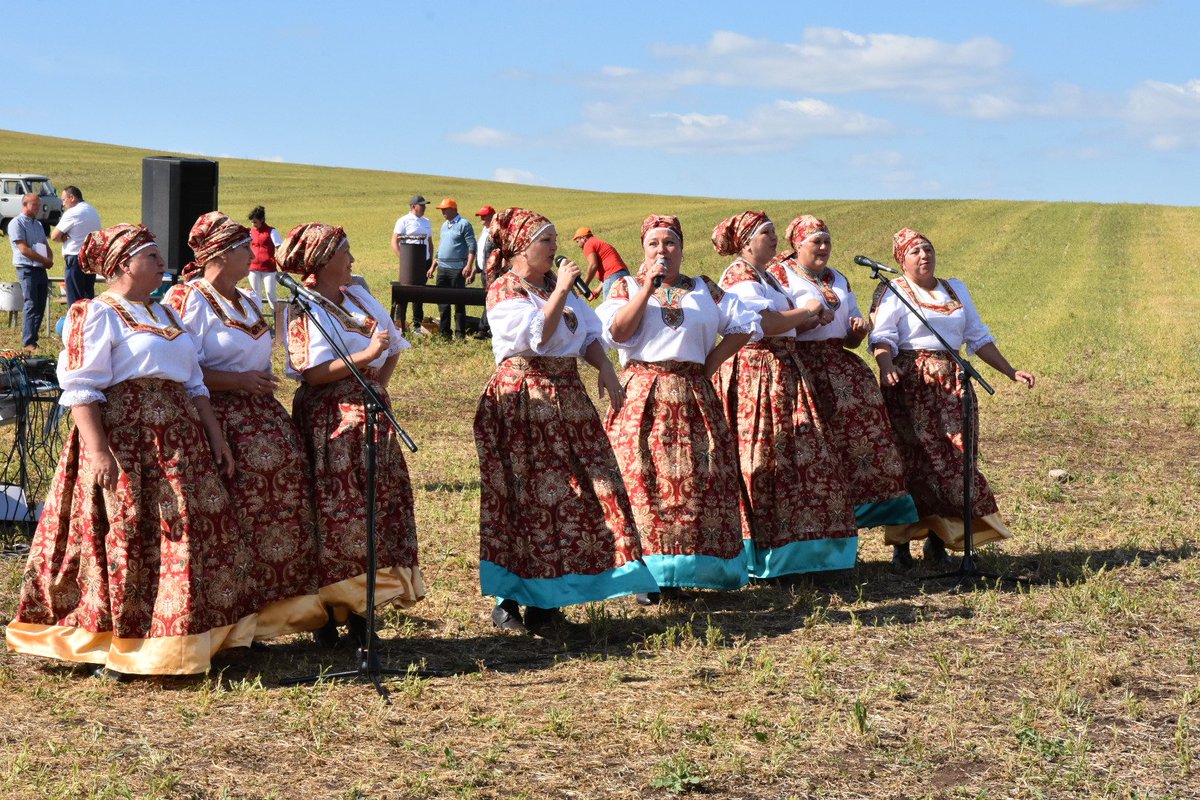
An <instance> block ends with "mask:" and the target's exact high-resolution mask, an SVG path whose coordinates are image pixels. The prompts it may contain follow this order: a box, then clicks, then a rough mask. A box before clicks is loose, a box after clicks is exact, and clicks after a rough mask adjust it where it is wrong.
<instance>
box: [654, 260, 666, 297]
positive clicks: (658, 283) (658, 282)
mask: <svg viewBox="0 0 1200 800" xmlns="http://www.w3.org/2000/svg"><path fill="white" fill-rule="evenodd" d="M654 263H655V264H658V265H660V266H664V267H665V266H666V265H667V259H666V257H664V256H659V257H658V260H657V261H655V262H654ZM650 283H651V284H653V285H654V288H655V289H657V288H658V287H660V286H662V275H655V276H654V280H652V281H650Z"/></svg>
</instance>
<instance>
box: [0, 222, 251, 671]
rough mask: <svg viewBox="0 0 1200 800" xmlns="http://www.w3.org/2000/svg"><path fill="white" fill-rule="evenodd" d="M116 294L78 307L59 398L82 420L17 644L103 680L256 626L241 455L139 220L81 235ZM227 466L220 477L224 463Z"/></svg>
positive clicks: (204, 654)
mask: <svg viewBox="0 0 1200 800" xmlns="http://www.w3.org/2000/svg"><path fill="white" fill-rule="evenodd" d="M79 262H80V266H81V267H82V268H83V269H84V270H85V271H86V272H90V273H92V274H95V275H102V276H104V277H105V278H106V279H107V280H108V291H106V292H104V293H103V294H101V295H100V296H99V297H97V298H96V299H95V300H90V301H88V300H81V301H79V302H77V303H75V305H73V306H71V311H70V314H69V315H68V318H67V324H66V328H65V330H64V332H63V336H64V339H65V340H66V349H65V350H63V352H62V353H61V354H60V355H59V362H58V380H59V384H60V385H61V387H62V390H63V393H62V398H61V400H60V402H61V403H62V404H63V405H64V406H67V407H69V408H70V409H71V415H72V417H73V418H74V420H75V427H74V428H72V430H71V432H70V434H69V436H68V438H67V445H66V447H65V448H64V449H63V453H62V457H61V459H60V460H59V462H58V468H57V470H56V472H55V474H54V479H53V482H52V483H51V487H50V494H49V496H48V497H47V499H46V505H45V511H44V512H43V514H42V518H41V520H40V521H39V522H38V528H37V533H36V534H35V535H34V539H33V544H32V545H31V548H30V553H29V563H28V566H27V567H26V570H25V578H24V583H23V585H22V587H21V600H20V604H19V606H18V608H17V616H16V618H15V619H14V620H13V621H12V622H10V623H9V624H8V630H7V634H6V635H7V640H8V647H9V649H10V650H12V651H14V652H17V653H27V654H30V655H38V656H45V657H49V658H57V659H62V660H64V661H76V662H83V663H88V664H94V665H97V674H106V675H112V674H114V673H115V674H121V673H131V674H140V675H186V674H191V673H199V672H205V671H206V670H207V669H208V668H209V665H210V663H211V659H212V656H213V654H214V653H216V652H217V651H218V650H221V649H224V648H227V647H244V646H247V645H249V644H250V642H251V640H252V638H253V636H254V625H255V620H254V612H255V611H256V610H257V608H256V607H255V596H256V591H257V590H256V588H255V587H250V586H247V584H246V565H247V563H248V558H247V555H246V553H245V549H244V546H243V543H242V530H241V527H240V526H239V525H238V523H237V520H236V519H235V518H234V517H233V514H232V511H231V507H230V503H229V496H228V494H227V493H226V491H225V486H224V485H223V483H222V481H221V475H222V474H223V475H224V476H225V477H226V478H228V477H230V476H231V475H232V474H233V458H232V456H231V455H230V452H229V447H228V445H227V444H226V443H225V440H224V437H223V436H222V435H221V428H220V425H219V424H218V423H217V420H216V418H215V417H214V416H213V412H212V408H211V406H210V405H209V400H208V389H207V388H205V386H204V379H203V375H202V374H201V371H200V365H199V363H198V362H197V360H196V349H195V345H194V344H193V342H192V339H191V337H190V336H189V335H188V334H187V332H186V331H185V330H184V328H183V325H182V324H181V322H180V321H179V318H178V316H177V315H176V314H175V313H174V312H173V311H171V310H170V309H169V308H166V307H164V306H162V305H159V304H158V303H156V302H155V301H154V300H152V299H151V297H150V293H151V292H152V291H154V290H155V289H157V288H158V287H159V286H160V285H161V284H162V276H163V269H164V264H163V260H162V256H160V255H159V252H158V246H157V245H156V244H155V243H154V235H153V234H151V233H150V231H149V230H147V229H146V228H144V227H142V226H141V225H116V226H113V227H111V228H105V229H103V230H100V231H96V232H95V233H90V234H88V237H87V238H86V239H85V240H84V242H83V246H82V248H81V249H80V252H79ZM218 470H220V472H218Z"/></svg>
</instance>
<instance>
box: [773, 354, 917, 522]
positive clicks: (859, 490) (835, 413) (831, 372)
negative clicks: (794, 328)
mask: <svg viewBox="0 0 1200 800" xmlns="http://www.w3.org/2000/svg"><path fill="white" fill-rule="evenodd" d="M796 353H797V354H798V355H799V357H800V362H801V363H802V364H803V365H804V368H805V371H806V372H807V374H808V379H809V380H810V381H811V382H812V387H813V393H814V395H815V398H816V402H817V408H818V409H819V411H820V414H821V419H822V421H823V422H824V426H825V431H826V433H827V434H828V436H829V441H830V443H831V444H832V445H833V446H834V449H835V450H836V452H837V454H838V456H839V457H840V458H839V460H840V461H841V465H842V475H843V476H844V477H845V480H846V490H847V492H848V493H849V496H850V503H851V505H855V506H858V505H862V504H864V503H878V502H882V501H884V500H891V499H893V498H896V497H903V496H904V495H906V494H908V487H907V486H906V485H905V483H904V461H903V460H902V459H901V457H900V451H899V450H897V448H896V440H895V437H894V435H893V433H892V426H891V424H890V423H889V422H888V415H887V410H886V409H885V408H884V405H883V397H882V396H881V395H880V393H879V381H878V380H876V379H875V374H874V373H873V372H871V369H870V368H869V367H868V366H867V365H866V364H864V363H863V360H862V359H861V358H859V357H858V356H856V355H855V354H854V353H852V352H850V351H849V350H847V349H846V348H845V347H843V346H842V340H841V339H826V340H825V341H821V342H803V341H800V342H796Z"/></svg>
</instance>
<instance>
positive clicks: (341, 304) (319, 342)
mask: <svg viewBox="0 0 1200 800" xmlns="http://www.w3.org/2000/svg"><path fill="white" fill-rule="evenodd" d="M275 257H276V261H277V262H278V263H279V267H280V269H282V270H284V271H285V272H290V273H292V274H294V275H299V276H301V278H302V279H303V281H304V284H305V286H307V287H308V288H309V289H310V290H311V294H312V296H313V302H311V303H310V304H309V305H310V307H311V309H312V310H311V314H312V315H313V316H314V317H316V319H317V320H319V322H320V326H321V328H323V329H324V330H325V331H327V332H328V334H329V335H330V336H332V337H333V339H334V342H332V343H331V342H330V341H329V340H327V339H326V338H325V334H324V333H322V332H321V329H320V328H318V327H317V325H316V324H315V323H314V321H313V319H311V318H310V316H309V314H308V313H305V312H302V311H301V310H300V308H299V305H298V303H297V302H296V301H293V302H292V303H290V304H288V307H287V309H286V314H287V317H288V322H287V351H288V365H287V373H288V375H290V376H292V377H295V378H299V379H300V381H301V383H300V388H299V389H297V390H296V397H295V399H294V400H293V403H292V416H293V417H294V418H295V420H296V427H297V428H299V430H300V431H301V435H302V436H303V437H304V440H305V442H304V444H305V450H306V452H307V455H308V461H309V471H310V479H309V485H310V487H311V490H312V496H313V506H314V509H315V513H316V523H317V572H318V576H317V579H318V584H319V586H320V590H319V594H320V597H321V602H322V603H323V604H324V605H325V607H326V608H327V610H328V612H329V621H328V623H326V625H325V626H324V627H323V628H321V629H320V630H318V631H317V632H316V634H315V637H316V639H317V642H318V643H320V644H323V645H326V646H333V645H334V644H336V643H337V640H338V632H337V625H338V624H339V623H345V624H346V625H347V627H348V628H349V632H350V635H351V637H352V638H354V639H356V640H357V641H358V643H360V644H365V642H366V637H367V635H368V633H367V629H366V619H365V618H364V616H363V615H364V614H365V613H366V609H367V597H366V588H367V574H366V569H367V507H366V485H365V480H366V468H365V465H364V464H363V451H364V446H365V443H366V413H367V412H366V408H365V406H364V403H363V396H362V387H361V386H359V384H358V382H357V381H356V380H355V379H354V377H353V375H351V373H350V370H349V369H348V368H347V367H346V365H345V364H344V363H343V362H342V361H341V359H340V358H339V357H338V356H337V352H336V350H335V345H340V346H341V347H342V348H343V349H344V350H345V352H347V353H349V354H350V360H351V362H352V363H353V364H354V365H355V366H356V367H357V368H358V369H359V370H360V371H361V372H362V373H363V374H364V375H365V376H366V378H367V379H368V380H369V381H370V382H371V384H372V385H373V387H374V389H375V391H376V392H377V393H378V394H379V396H380V397H382V398H383V400H384V402H389V400H388V395H387V389H386V387H387V384H388V380H389V379H390V378H391V377H392V371H393V370H394V369H395V367H396V360H397V359H398V358H399V355H400V351H402V350H404V349H406V348H408V347H409V346H410V345H409V344H408V342H407V341H405V340H404V337H402V336H401V335H400V331H398V330H397V329H396V326H395V324H394V323H393V322H392V320H391V317H390V316H389V314H388V313H387V311H385V310H384V308H383V306H381V305H380V304H379V302H378V301H377V300H376V299H375V298H374V297H372V296H371V294H370V292H368V291H367V290H366V289H364V288H362V287H360V286H356V285H354V284H352V283H351V281H350V278H351V265H352V264H353V263H354V256H352V255H351V254H350V241H349V240H348V239H347V238H346V233H345V232H344V231H343V230H342V229H341V228H335V227H333V226H331V225H322V224H321V223H319V222H310V223H306V224H304V225H297V226H296V227H295V228H293V229H292V231H291V233H289V234H288V236H287V238H286V239H284V241H283V245H282V246H281V247H280V248H279V249H278V250H277V251H276V254H275ZM376 444H377V454H378V461H377V471H376V481H375V531H376V552H377V561H376V564H377V569H376V584H375V587H376V593H375V602H376V604H377V605H382V604H384V603H389V602H394V603H398V604H400V605H402V606H411V605H413V604H415V603H416V602H417V601H418V600H420V599H421V598H422V597H424V596H425V582H424V580H423V579H422V578H421V570H420V568H419V567H418V566H417V524H416V517H415V515H414V514H413V493H412V483H411V481H410V480H409V477H408V465H407V464H406V463H405V461H404V454H403V453H402V452H401V451H400V442H399V441H398V439H397V437H396V436H395V435H394V433H393V432H392V430H391V429H390V428H389V426H388V425H387V424H386V422H385V423H384V424H382V425H379V426H378V427H377V428H376Z"/></svg>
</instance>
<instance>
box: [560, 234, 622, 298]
mask: <svg viewBox="0 0 1200 800" xmlns="http://www.w3.org/2000/svg"><path fill="white" fill-rule="evenodd" d="M572 238H573V239H574V240H575V244H577V245H579V246H580V247H582V248H583V256H584V258H586V259H587V264H588V266H587V272H586V273H584V276H583V282H584V283H585V284H587V286H588V288H589V289H591V286H592V277H593V276H595V277H598V278H599V279H600V282H601V284H602V288H601V292H602V293H603V294H604V296H605V297H607V296H608V290H609V289H611V288H612V285H613V284H614V283H616V282H617V280H618V279H619V278H623V277H625V276H627V275H629V267H627V266H625V262H624V261H622V260H621V254H620V253H618V252H617V249H616V248H615V247H613V246H612V245H611V244H609V243H608V242H606V241H604V240H602V239H599V238H597V237H595V236H593V235H592V229H591V228H580V229H579V230H577V231H575V236H573V237H572ZM601 292H592V295H591V297H589V298H588V299H589V300H595V299H596V298H597V297H600V295H601Z"/></svg>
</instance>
